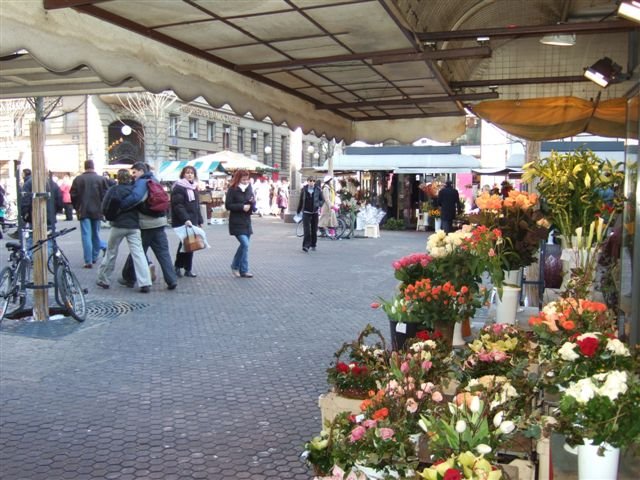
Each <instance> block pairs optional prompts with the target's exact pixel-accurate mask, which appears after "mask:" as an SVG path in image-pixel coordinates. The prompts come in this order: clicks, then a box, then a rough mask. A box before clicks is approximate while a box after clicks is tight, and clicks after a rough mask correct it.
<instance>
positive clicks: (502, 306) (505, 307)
mask: <svg viewBox="0 0 640 480" xmlns="http://www.w3.org/2000/svg"><path fill="white" fill-rule="evenodd" d="M519 305H520V288H516V287H509V286H507V285H504V286H503V287H502V298H501V297H500V295H499V294H497V293H496V323H508V324H509V325H515V323H516V314H517V313H518V306H519Z"/></svg>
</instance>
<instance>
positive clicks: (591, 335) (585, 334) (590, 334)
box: [577, 332, 598, 341]
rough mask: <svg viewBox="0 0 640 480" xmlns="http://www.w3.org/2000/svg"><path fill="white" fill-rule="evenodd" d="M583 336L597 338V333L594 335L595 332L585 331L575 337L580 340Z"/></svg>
mask: <svg viewBox="0 0 640 480" xmlns="http://www.w3.org/2000/svg"><path fill="white" fill-rule="evenodd" d="M585 338H595V339H596V340H598V335H596V334H595V333H591V332H587V333H583V334H582V335H580V336H579V337H578V338H577V339H578V340H580V341H582V340H584V339H585Z"/></svg>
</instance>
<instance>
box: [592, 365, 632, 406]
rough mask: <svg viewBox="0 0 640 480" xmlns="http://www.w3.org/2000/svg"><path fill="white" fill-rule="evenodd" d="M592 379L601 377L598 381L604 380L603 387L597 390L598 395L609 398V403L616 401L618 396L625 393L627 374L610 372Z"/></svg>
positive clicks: (616, 371)
mask: <svg viewBox="0 0 640 480" xmlns="http://www.w3.org/2000/svg"><path fill="white" fill-rule="evenodd" d="M594 377H602V378H598V380H603V379H604V385H602V387H600V388H599V389H598V394H600V395H604V396H605V397H609V399H610V400H611V401H614V400H616V399H617V398H618V396H620V395H622V394H624V393H626V391H627V372H623V371H620V370H612V371H611V372H608V373H603V374H600V375H594Z"/></svg>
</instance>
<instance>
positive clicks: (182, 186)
mask: <svg viewBox="0 0 640 480" xmlns="http://www.w3.org/2000/svg"><path fill="white" fill-rule="evenodd" d="M202 224H203V218H202V215H201V213H200V202H199V201H198V174H197V172H196V169H195V168H193V167H191V166H187V167H184V168H183V169H182V171H181V172H180V180H178V181H177V182H176V183H174V184H173V188H172V189H171V226H172V227H173V228H176V227H182V226H185V227H187V228H186V229H187V233H189V230H191V229H190V228H189V227H193V225H197V226H199V227H202ZM185 243H186V239H185ZM174 266H175V269H176V275H177V276H178V277H182V269H184V276H185V277H195V276H196V274H195V273H193V268H192V267H193V251H185V249H184V248H183V242H180V244H179V245H178V251H177V253H176V261H175V263H174Z"/></svg>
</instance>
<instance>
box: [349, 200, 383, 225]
mask: <svg viewBox="0 0 640 480" xmlns="http://www.w3.org/2000/svg"><path fill="white" fill-rule="evenodd" d="M385 215H386V214H385V211H384V210H382V209H380V208H376V207H374V206H373V205H367V206H366V207H364V208H363V209H362V210H360V211H359V212H358V215H357V216H356V224H357V230H364V227H365V226H367V225H379V224H380V222H381V221H382V219H383V218H384V216H385ZM361 226H362V228H360V227H361Z"/></svg>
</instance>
